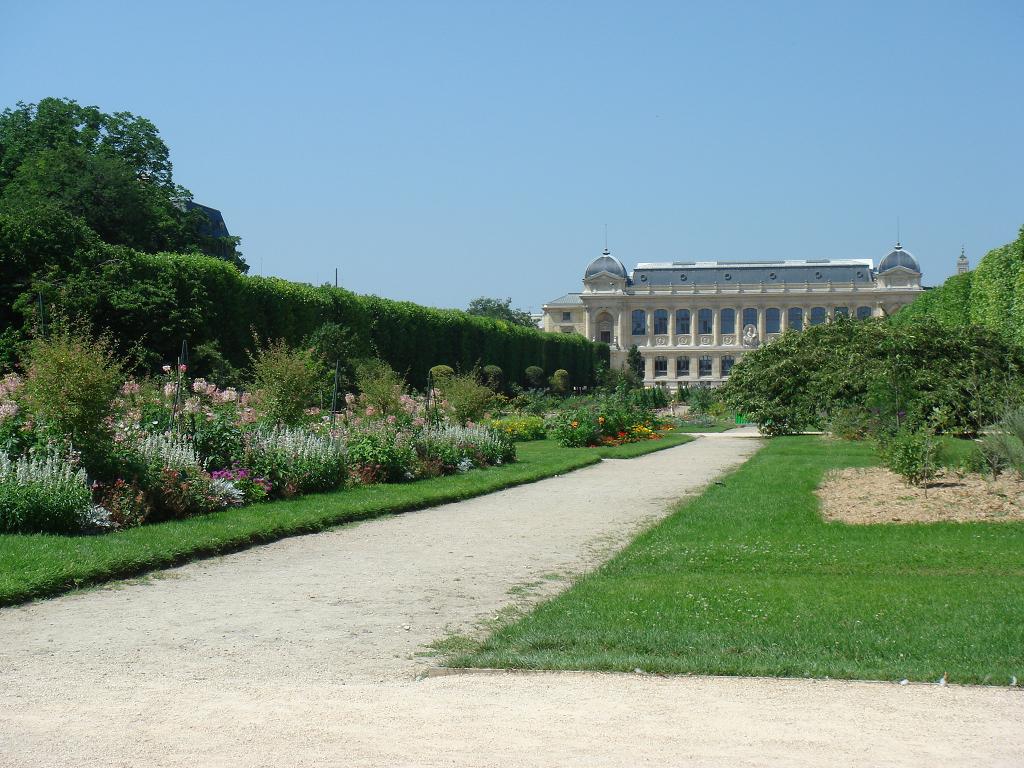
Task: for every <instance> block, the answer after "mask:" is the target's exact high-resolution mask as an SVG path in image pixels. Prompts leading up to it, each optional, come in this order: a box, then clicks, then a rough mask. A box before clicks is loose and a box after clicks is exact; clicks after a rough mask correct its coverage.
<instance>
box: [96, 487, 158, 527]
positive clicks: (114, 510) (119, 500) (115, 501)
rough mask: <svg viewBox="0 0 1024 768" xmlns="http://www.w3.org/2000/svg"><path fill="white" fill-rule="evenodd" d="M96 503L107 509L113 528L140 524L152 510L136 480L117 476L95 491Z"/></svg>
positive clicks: (144, 492)
mask: <svg viewBox="0 0 1024 768" xmlns="http://www.w3.org/2000/svg"><path fill="white" fill-rule="evenodd" d="M97 495H98V498H97V502H98V504H99V505H100V506H101V507H103V508H104V509H106V510H107V513H108V514H109V516H110V525H111V527H113V528H133V527H135V526H137V525H142V524H143V523H144V522H146V520H147V519H148V518H149V517H150V515H151V514H152V511H153V506H152V503H151V502H150V500H149V498H148V497H147V494H146V491H145V490H144V489H143V488H142V487H141V486H140V485H139V483H138V482H137V481H129V480H124V479H123V478H118V479H117V480H115V481H114V482H113V483H109V484H107V485H105V486H102V487H101V488H100V489H98V491H97Z"/></svg>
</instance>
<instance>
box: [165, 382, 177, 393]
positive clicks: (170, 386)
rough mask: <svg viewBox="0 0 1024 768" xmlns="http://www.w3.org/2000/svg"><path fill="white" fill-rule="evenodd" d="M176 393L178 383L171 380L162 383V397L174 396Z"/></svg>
mask: <svg viewBox="0 0 1024 768" xmlns="http://www.w3.org/2000/svg"><path fill="white" fill-rule="evenodd" d="M177 393H178V385H177V384H175V383H174V382H173V381H171V382H168V383H167V384H164V397H174V396H175V395H176V394H177Z"/></svg>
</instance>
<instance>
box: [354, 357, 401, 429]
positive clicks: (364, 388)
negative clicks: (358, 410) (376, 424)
mask: <svg viewBox="0 0 1024 768" xmlns="http://www.w3.org/2000/svg"><path fill="white" fill-rule="evenodd" d="M356 386H358V387H359V391H360V392H361V393H362V394H361V395H360V402H361V403H362V404H363V405H364V406H366V407H368V408H373V409H374V412H375V414H376V415H378V416H383V417H387V416H397V415H399V414H402V413H403V412H404V410H403V408H402V397H403V395H405V394H406V389H407V387H406V384H405V379H403V378H402V377H401V376H399V375H398V373H396V372H395V370H394V369H393V368H392V367H391V366H390V365H388V364H387V363H385V362H384V361H383V360H366V361H364V362H362V363H360V364H359V365H358V366H357V367H356Z"/></svg>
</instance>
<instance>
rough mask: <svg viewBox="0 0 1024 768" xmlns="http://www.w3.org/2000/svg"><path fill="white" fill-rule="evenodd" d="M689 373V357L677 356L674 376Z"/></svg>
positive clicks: (687, 374)
mask: <svg viewBox="0 0 1024 768" xmlns="http://www.w3.org/2000/svg"><path fill="white" fill-rule="evenodd" d="M689 375H690V358H688V357H677V358H676V376H679V377H682V376H689Z"/></svg>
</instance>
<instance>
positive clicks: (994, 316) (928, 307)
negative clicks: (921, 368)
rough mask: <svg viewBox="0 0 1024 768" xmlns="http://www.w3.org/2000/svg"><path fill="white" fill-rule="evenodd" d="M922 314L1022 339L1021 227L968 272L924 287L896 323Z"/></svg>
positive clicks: (1023, 259) (1023, 230) (944, 322)
mask: <svg viewBox="0 0 1024 768" xmlns="http://www.w3.org/2000/svg"><path fill="white" fill-rule="evenodd" d="M923 319H928V320H932V321H935V322H937V323H940V324H942V325H968V324H974V325H980V326H981V327H983V328H987V329H988V330H990V331H994V332H995V333H997V334H999V335H1000V336H1002V337H1004V338H1006V339H1008V340H1013V341H1016V342H1018V343H1024V227H1021V230H1020V233H1019V235H1018V237H1017V239H1016V240H1014V241H1013V242H1011V243H1007V244H1006V245H1003V246H1000V247H998V248H993V249H992V250H991V251H989V252H988V253H986V254H985V256H984V257H982V259H981V261H980V262H978V266H977V268H976V269H974V270H973V271H972V272H968V273H966V274H963V275H954V276H953V277H951V278H949V279H948V280H946V282H945V283H943V284H942V285H940V286H938V287H936V288H932V289H931V290H928V291H926V292H924V293H923V294H922V295H921V296H920V297H918V298H917V299H916V300H915V301H914V302H913V303H912V304H910V305H909V306H907V307H905V308H903V309H902V310H900V311H899V312H897V313H896V315H894V317H893V321H894V322H895V323H897V324H900V323H906V322H914V321H917V320H923Z"/></svg>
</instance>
